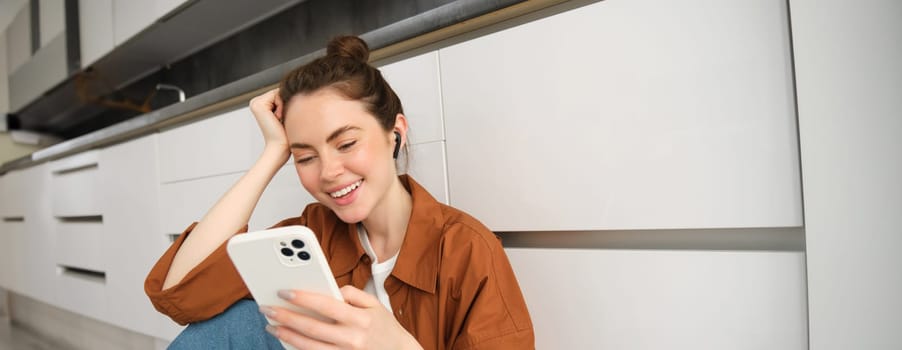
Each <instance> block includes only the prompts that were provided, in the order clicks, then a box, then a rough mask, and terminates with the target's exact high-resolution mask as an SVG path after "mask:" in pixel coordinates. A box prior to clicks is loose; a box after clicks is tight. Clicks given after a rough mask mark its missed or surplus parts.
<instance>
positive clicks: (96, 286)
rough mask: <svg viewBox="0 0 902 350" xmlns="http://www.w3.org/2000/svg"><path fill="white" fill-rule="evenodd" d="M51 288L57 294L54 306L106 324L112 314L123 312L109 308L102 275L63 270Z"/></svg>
mask: <svg viewBox="0 0 902 350" xmlns="http://www.w3.org/2000/svg"><path fill="white" fill-rule="evenodd" d="M53 286H54V287H55V288H57V290H56V292H57V293H59V295H58V302H57V303H56V305H57V306H59V307H61V308H63V309H66V310H69V311H71V312H74V313H77V314H80V315H83V316H86V317H90V318H93V319H95V320H99V321H105V322H108V321H107V320H109V318H110V315H111V314H112V313H113V312H122V311H123V310H111V309H110V308H109V305H108V304H107V298H108V297H109V295H108V293H107V288H106V278H105V276H103V275H97V274H93V273H85V272H83V271H79V270H76V269H71V268H63V269H61V270H60V271H59V274H58V277H57V278H56V279H55V281H54V284H53Z"/></svg>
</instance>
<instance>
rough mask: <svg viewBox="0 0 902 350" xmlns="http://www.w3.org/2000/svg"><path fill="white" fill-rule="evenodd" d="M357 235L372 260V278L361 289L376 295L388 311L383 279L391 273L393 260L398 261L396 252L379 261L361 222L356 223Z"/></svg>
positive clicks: (388, 301)
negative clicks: (388, 257)
mask: <svg viewBox="0 0 902 350" xmlns="http://www.w3.org/2000/svg"><path fill="white" fill-rule="evenodd" d="M357 237H358V238H359V239H360V244H361V245H363V250H365V251H366V255H369V256H370V259H372V260H373V264H372V265H370V267H371V268H372V269H373V278H370V280H369V281H367V282H366V287H364V288H363V290H364V291H365V292H367V293H370V294H371V295H374V296H376V299H379V301H380V302H381V303H382V305H384V306H385V308H386V309H388V311H391V310H392V308H391V300H389V298H388V292H386V291H385V279H386V278H388V276H389V275H391V271H392V269H394V268H395V262H396V261H398V253H400V251H399V252H398V253H395V256H393V257H391V259H388V260H385V261H383V262H381V263H380V262H379V258H378V257H377V256H376V252H375V251H374V250H373V246H372V245H371V244H370V238H369V236H368V235H367V233H366V228H364V227H363V225H361V224H357Z"/></svg>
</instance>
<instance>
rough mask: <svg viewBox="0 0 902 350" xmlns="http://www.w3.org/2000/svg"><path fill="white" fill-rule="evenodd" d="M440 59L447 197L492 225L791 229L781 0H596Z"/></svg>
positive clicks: (456, 48) (793, 153)
mask: <svg viewBox="0 0 902 350" xmlns="http://www.w3.org/2000/svg"><path fill="white" fill-rule="evenodd" d="M440 62H441V76H442V96H443V105H444V108H445V109H444V120H445V127H446V130H445V134H446V138H447V157H448V169H449V170H448V177H449V190H450V200H451V204H453V205H455V206H458V207H460V208H461V209H464V210H466V211H468V212H470V213H472V214H473V215H474V216H476V217H478V218H480V219H481V220H482V221H483V222H484V223H485V224H486V225H487V226H489V227H490V228H492V229H493V230H502V231H525V230H594V229H650V228H701V227H779V226H800V225H802V216H801V190H800V184H799V167H798V152H797V149H798V143H797V137H796V128H795V115H794V104H793V90H792V87H793V85H792V76H791V73H792V72H791V57H790V48H789V34H788V19H787V14H786V3H785V1H781V0H766V1H752V2H748V1H739V0H733V1H709V0H692V1H688V2H687V1H681V2H660V1H644V0H634V1H604V2H599V3H594V4H591V5H587V6H584V7H581V8H577V9H574V10H570V11H567V12H563V13H560V14H557V15H554V16H551V17H547V18H542V19H539V20H536V21H534V22H531V23H527V24H523V25H520V26H517V27H513V28H509V29H506V30H502V31H500V32H496V33H492V34H489V35H486V36H483V37H480V38H476V39H473V40H469V41H466V42H463V43H460V44H456V45H453V46H450V47H448V48H445V49H441V50H440ZM499 208H504V210H499Z"/></svg>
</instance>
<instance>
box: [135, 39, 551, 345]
mask: <svg viewBox="0 0 902 350" xmlns="http://www.w3.org/2000/svg"><path fill="white" fill-rule="evenodd" d="M368 56H369V50H368V48H367V46H366V43H364V42H363V41H362V40H361V39H359V38H357V37H350V36H348V37H339V38H336V39H334V40H332V41H331V42H330V43H329V46H328V50H327V54H326V55H325V56H324V57H321V58H318V59H316V60H314V61H313V62H311V63H308V64H307V65H304V66H301V67H299V68H297V69H295V70H294V71H292V72H290V73H289V74H288V75H287V76H286V77H285V79H284V80H283V81H282V84H281V85H280V88H279V89H275V90H272V91H269V92H267V93H265V94H263V95H261V96H258V97H256V98H254V99H253V100H252V101H251V111H252V112H253V114H254V117H255V118H256V121H257V123H258V125H259V127H260V129H261V131H262V133H263V136H264V140H265V147H264V151H263V153H262V154H261V156H260V158H259V160H258V161H257V163H255V165H254V166H253V167H252V168H251V169H250V170H249V171H248V172H247V173H246V174H245V175H244V176H243V177H242V178H241V179H240V180H239V181H238V182H237V183H236V184H235V185H234V186H233V187H232V188H231V189H230V190H229V191H228V192H227V193H226V194H225V195H223V197H222V198H221V199H220V200H219V201H218V202H217V203H216V204H215V205H214V206H213V208H211V209H210V210H209V212H208V213H207V214H206V215H205V216H204V217H203V219H201V221H200V222H199V223H195V224H192V225H190V226H189V227H188V228H187V229H186V230H185V232H184V233H183V234H182V235H181V236H180V237H179V239H178V240H177V241H176V242H174V243H173V245H172V246H171V247H170V249H169V250H168V251H167V252H166V253H165V254H164V255H163V256H162V257H161V258H160V260H159V262H158V263H157V264H156V266H154V268H153V270H152V271H151V272H150V275H149V276H148V277H147V280H146V283H145V290H146V292H147V294H148V295H149V296H150V298H151V301H152V302H153V303H154V306H155V307H156V308H157V310H159V311H160V312H163V313H165V314H166V315H168V316H170V317H171V318H172V319H173V320H175V321H176V322H178V323H181V324H186V323H191V324H192V325H191V326H189V327H188V328H187V329H186V330H185V331H184V332H183V333H182V334H181V335H180V336H179V337H178V338H177V339H176V340H175V342H173V343H172V348H176V349H177V348H217V349H219V348H229V347H230V346H231V347H232V348H235V346H239V347H242V348H249V347H252V348H270V347H273V348H278V347H280V346H279V344H278V342H275V341H274V339H273V338H271V337H267V336H261V334H262V335H265V334H266V333H265V332H264V328H263V324H265V322H261V320H263V318H262V316H261V315H260V314H258V313H255V312H248V308H250V309H253V308H254V307H256V305H255V304H253V303H252V302H249V301H241V300H242V299H248V298H250V295H249V292H248V290H247V287H246V286H245V285H244V284H243V282H242V280H241V278H240V277H239V276H238V274H237V272H236V271H235V269H234V267H233V266H232V263H231V261H230V260H229V258H228V256H227V255H226V252H225V248H224V246H225V242H226V241H227V240H228V239H229V238H230V237H231V236H233V235H234V234H235V233H236V232H244V231H246V223H247V221H248V219H249V217H250V215H251V213H252V211H253V210H254V207H255V206H256V203H257V201H258V200H259V198H260V195H261V193H262V192H263V190H264V188H265V187H266V186H267V184H268V183H269V181H270V180H271V179H272V177H273V175H274V174H275V173H276V171H277V170H278V169H279V167H280V166H281V165H282V164H284V163H285V162H286V161H287V160H288V159H289V158H293V159H294V166H295V169H296V171H297V175H298V178H299V179H300V180H301V184H302V185H303V187H304V188H305V189H306V190H307V191H308V192H309V193H310V194H311V195H312V196H313V197H314V198H315V199H316V200H317V203H314V204H311V205H309V206H307V208H306V209H305V210H304V212H303V214H302V215H301V216H299V217H295V218H289V219H285V220H283V221H281V222H279V223H277V224H276V225H274V226H273V227H281V226H287V225H305V226H308V227H310V228H311V229H312V230H313V231H314V232H315V233H316V235H317V238H318V240H319V241H320V244H321V245H322V250H323V252H324V254H325V255H326V257H327V258H328V260H329V265H330V267H331V270H332V273H333V275H334V277H335V279H336V281H337V282H338V285H340V286H343V287H342V288H341V291H342V295H343V297H344V299H345V301H343V302H342V301H336V300H334V299H330V298H326V297H322V296H318V295H312V294H309V293H305V292H303V291H284V293H280V297H282V298H284V299H286V300H288V301H289V302H291V303H293V304H296V305H298V306H300V307H303V308H307V309H313V310H315V311H317V312H319V313H320V314H322V315H328V316H330V318H331V319H332V320H333V322H322V321H320V320H318V319H313V318H310V317H307V316H304V315H301V314H298V313H294V312H292V311H289V310H286V309H281V308H276V307H269V306H267V305H261V306H259V307H260V309H259V311H260V312H262V313H263V314H265V315H266V316H267V317H268V318H270V319H271V320H272V321H275V322H277V323H278V324H280V326H278V327H266V329H265V330H266V331H268V332H269V333H271V334H272V335H274V336H275V337H277V338H278V339H279V340H281V341H283V342H285V343H287V344H291V345H292V346H295V347H298V348H304V349H316V348H330V349H331V348H340V349H417V348H424V349H528V348H533V347H534V336H533V328H532V323H531V321H530V318H529V313H528V311H527V309H526V303H525V302H524V300H523V297H522V295H521V293H520V288H519V286H518V284H517V280H516V278H515V276H514V274H513V271H512V269H511V267H510V263H509V262H508V259H507V256H506V255H505V253H504V250H503V249H502V247H501V244H500V242H499V241H498V239H497V238H496V237H495V235H494V234H493V233H492V232H491V231H489V230H488V229H487V228H486V227H485V226H483V225H482V224H481V223H480V222H479V221H477V220H476V219H474V218H472V217H471V216H469V215H467V214H466V213H463V212H461V211H459V210H457V209H454V208H452V207H449V206H446V205H444V204H441V203H439V202H438V201H436V200H435V199H434V198H433V197H432V196H431V195H430V194H429V193H428V192H427V191H426V190H425V189H424V188H423V187H422V186H420V185H419V184H418V183H417V182H416V181H415V180H414V179H413V178H411V177H409V176H399V175H398V171H397V169H396V158H397V153H398V151H399V150H400V148H401V147H402V145H403V144H405V143H406V140H407V134H408V123H407V118H406V117H405V116H404V112H403V109H402V107H401V101H400V100H399V99H398V96H397V95H396V94H395V92H394V91H393V90H392V89H391V87H390V86H389V85H388V83H387V82H386V81H385V80H384V79H383V78H382V75H381V73H380V72H379V70H377V69H376V68H374V67H372V66H370V65H369V64H368V63H367V59H368ZM283 101H284V102H283ZM242 227H243V228H242ZM249 303H250V304H249ZM236 325H237V326H236ZM211 342H221V343H215V344H214V343H211ZM230 344H231V345H230ZM236 344H241V345H236Z"/></svg>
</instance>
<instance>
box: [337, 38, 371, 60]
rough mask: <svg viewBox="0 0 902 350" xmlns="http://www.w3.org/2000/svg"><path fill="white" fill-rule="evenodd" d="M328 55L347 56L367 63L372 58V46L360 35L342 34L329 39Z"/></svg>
mask: <svg viewBox="0 0 902 350" xmlns="http://www.w3.org/2000/svg"><path fill="white" fill-rule="evenodd" d="M326 55H328V56H338V57H345V58H350V59H353V60H356V61H360V62H363V63H366V62H367V60H368V59H369V58H370V48H369V46H367V45H366V42H364V41H363V39H360V38H359V37H356V36H350V35H347V36H340V37H337V38H334V39H332V40H331V41H329V46H328V47H327V48H326Z"/></svg>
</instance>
